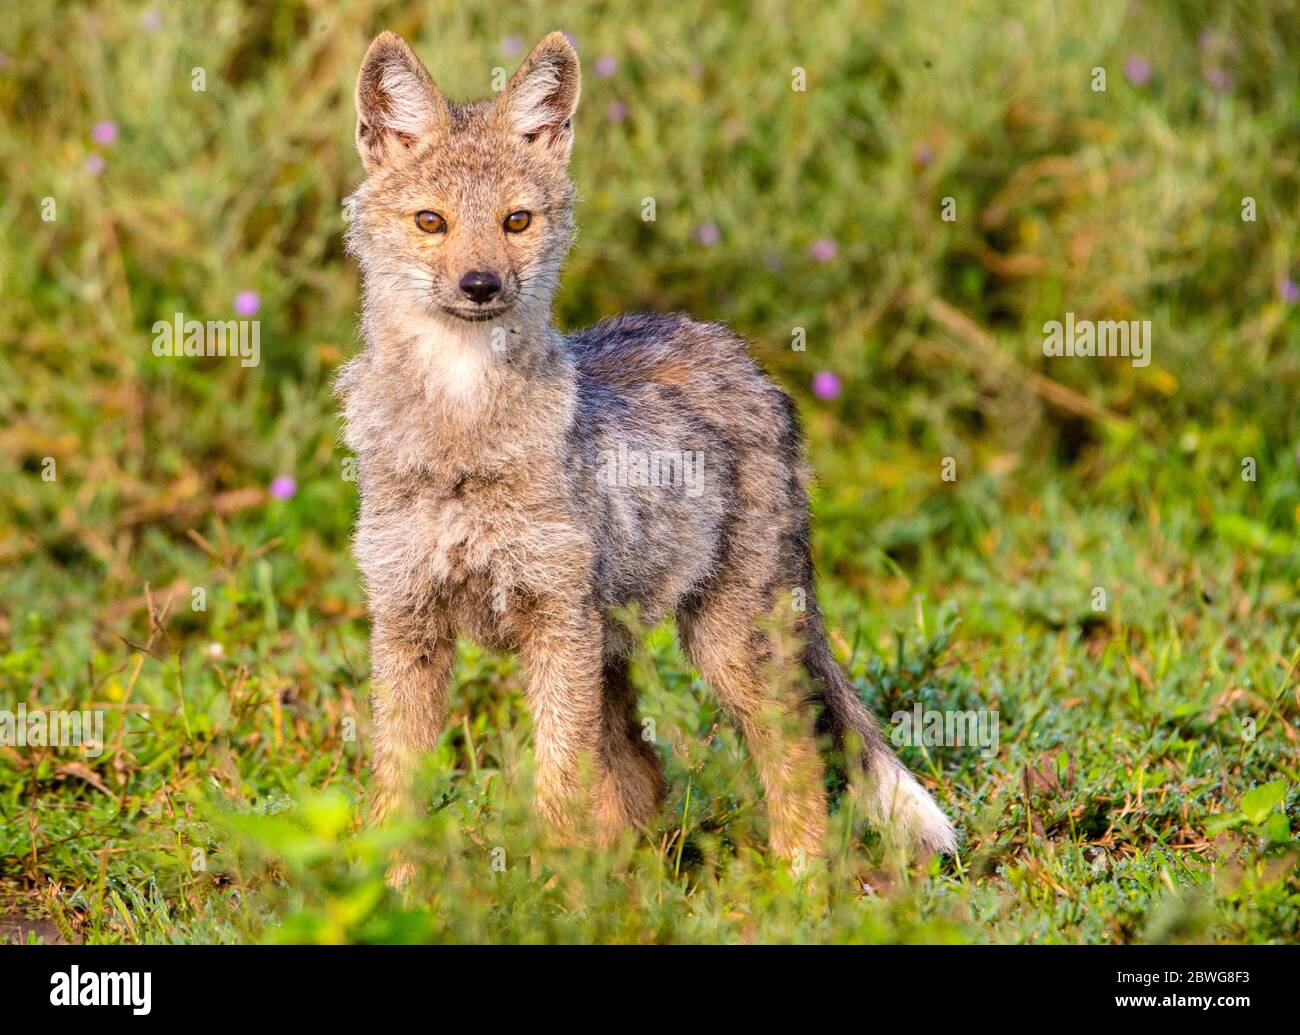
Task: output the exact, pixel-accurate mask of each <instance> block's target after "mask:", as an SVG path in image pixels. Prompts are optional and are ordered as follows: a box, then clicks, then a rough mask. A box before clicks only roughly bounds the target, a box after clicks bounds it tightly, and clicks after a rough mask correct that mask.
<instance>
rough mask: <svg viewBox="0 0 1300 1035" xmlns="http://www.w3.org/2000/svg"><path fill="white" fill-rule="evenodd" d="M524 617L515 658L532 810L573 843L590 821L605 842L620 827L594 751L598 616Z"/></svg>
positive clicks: (565, 611)
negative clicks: (521, 674)
mask: <svg viewBox="0 0 1300 1035" xmlns="http://www.w3.org/2000/svg"><path fill="white" fill-rule="evenodd" d="M531 618H532V621H531V623H530V627H529V628H528V629H527V631H526V633H525V635H524V636H523V637H522V642H521V644H520V652H519V653H520V659H521V660H522V662H523V664H524V669H525V672H526V674H527V679H528V687H527V697H528V705H529V708H530V710H531V711H532V714H533V731H534V739H535V747H534V750H535V754H536V758H537V807H538V810H539V811H540V812H541V814H542V816H543V817H544V818H545V819H546V820H547V821H548V822H549V823H551V824H552V825H553V826H554V827H555V828H556V829H557V830H558V832H559V833H560V835H561V836H562V837H565V838H580V837H581V836H582V834H583V833H585V832H586V831H585V827H586V826H587V820H588V819H589V818H590V819H594V821H595V828H596V829H595V833H596V835H597V838H598V839H599V840H602V841H604V840H608V839H609V838H610V837H612V836H613V834H614V832H615V831H616V830H617V829H618V828H619V827H620V826H621V825H622V822H623V820H622V817H621V815H620V811H621V810H620V809H619V807H618V796H617V794H615V793H613V788H612V786H611V784H610V780H609V776H608V774H607V773H606V772H604V771H603V770H604V766H603V765H602V762H601V758H600V751H599V746H600V737H601V718H602V717H601V673H602V660H603V634H602V629H601V624H600V619H599V616H598V615H597V613H596V611H595V608H594V607H592V606H590V604H589V603H587V602H582V603H577V604H573V605H567V606H566V605H563V604H557V605H555V606H554V607H553V608H550V609H547V608H539V609H538V611H536V612H534V614H533V615H532V616H531ZM584 777H589V778H590V782H588V780H587V779H584ZM593 798H594V801H593V800H592V799H593Z"/></svg>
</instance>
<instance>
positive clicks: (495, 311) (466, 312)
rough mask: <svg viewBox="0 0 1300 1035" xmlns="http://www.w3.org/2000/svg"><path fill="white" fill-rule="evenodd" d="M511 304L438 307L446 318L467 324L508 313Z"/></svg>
mask: <svg viewBox="0 0 1300 1035" xmlns="http://www.w3.org/2000/svg"><path fill="white" fill-rule="evenodd" d="M512 305H513V303H509V304H507V305H490V306H483V305H476V306H456V305H439V306H438V308H439V309H441V310H442V311H443V312H444V313H446V314H447V315H448V316H454V317H456V318H457V319H458V320H465V321H468V322H469V323H482V322H483V321H484V320H492V319H495V318H496V317H498V316H503V315H504V314H506V313H508V312H509V311H510V309H511V306H512Z"/></svg>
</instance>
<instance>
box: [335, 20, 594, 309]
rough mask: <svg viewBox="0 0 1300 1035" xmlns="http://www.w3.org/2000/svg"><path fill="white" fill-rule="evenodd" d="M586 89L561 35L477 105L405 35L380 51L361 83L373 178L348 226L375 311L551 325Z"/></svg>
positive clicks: (364, 151) (371, 54) (360, 110)
mask: <svg viewBox="0 0 1300 1035" xmlns="http://www.w3.org/2000/svg"><path fill="white" fill-rule="evenodd" d="M578 87H579V73H578V56H577V54H575V53H574V50H573V47H572V46H571V45H570V44H569V41H568V40H567V39H565V37H564V35H563V34H562V33H558V32H555V33H552V34H551V35H549V36H547V37H546V38H545V39H543V40H542V41H541V42H540V43H539V44H538V45H537V46H536V47H535V48H534V49H533V52H532V53H531V54H529V55H528V57H527V59H526V60H525V61H524V63H523V65H521V66H520V68H519V71H517V72H516V73H515V75H514V78H512V79H511V80H510V82H509V83H508V84H507V85H506V87H505V89H504V90H503V91H502V92H501V93H500V94H499V95H498V97H497V98H496V99H495V100H488V101H476V102H472V103H469V104H453V103H451V102H449V101H448V100H447V99H446V98H445V97H444V96H443V95H442V93H441V92H440V91H439V90H438V87H437V86H436V85H434V82H433V79H432V78H431V77H430V76H429V73H428V72H427V71H426V70H425V68H424V65H422V64H421V63H420V60H419V58H417V57H416V56H415V54H414V53H413V52H412V51H411V48H410V47H409V46H407V45H406V43H405V41H403V40H402V38H401V37H399V36H396V35H394V34H393V33H391V32H386V33H383V34H382V35H381V36H379V37H378V38H377V39H376V40H375V41H374V42H373V43H372V44H371V45H370V49H369V50H368V51H367V52H366V56H365V60H364V61H363V62H362V65H361V75H360V76H359V78H358V80H357V150H358V151H360V153H361V162H362V164H363V165H364V166H365V169H366V173H367V178H366V181H365V182H364V183H363V184H362V185H361V186H360V187H359V188H358V189H357V191H356V192H355V193H354V194H353V195H352V197H351V198H350V199H349V216H350V221H351V222H350V226H349V228H348V246H349V249H350V250H351V251H352V253H353V254H354V255H355V256H356V257H357V259H358V261H359V262H360V263H361V267H362V271H363V273H364V275H365V279H366V294H367V304H368V305H370V306H377V307H380V308H381V309H383V310H386V311H388V312H389V313H391V314H392V315H394V316H401V315H402V314H403V313H404V312H408V313H411V314H416V313H419V314H423V315H425V316H432V317H438V318H439V319H441V320H446V321H449V322H451V323H453V324H455V323H457V322H458V321H467V322H471V323H473V322H480V321H490V320H494V319H497V318H502V319H509V320H510V321H516V322H517V321H521V320H529V319H530V318H538V319H546V318H548V317H549V314H550V304H551V298H552V296H553V295H554V293H555V289H556V286H557V284H558V281H559V268H560V263H561V262H562V261H563V259H564V256H565V254H566V253H567V252H568V250H569V246H570V244H571V243H572V240H573V184H572V183H571V182H570V180H569V176H568V171H567V166H568V162H569V154H570V151H571V150H572V147H573V123H572V119H573V113H574V110H575V109H576V108H577V106H578Z"/></svg>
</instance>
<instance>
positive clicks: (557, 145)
mask: <svg viewBox="0 0 1300 1035" xmlns="http://www.w3.org/2000/svg"><path fill="white" fill-rule="evenodd" d="M580 87H581V73H580V72H579V69H578V54H577V52H576V51H575V50H574V49H573V44H571V43H570V42H569V41H568V39H567V38H566V37H565V35H564V33H562V32H553V33H551V34H550V35H549V36H547V37H546V38H545V39H543V40H542V41H541V42H540V43H539V44H537V46H535V47H534V48H533V52H532V53H531V54H529V55H528V57H527V58H525V59H524V63H523V64H522V65H520V66H519V71H518V72H516V73H515V74H514V77H513V78H512V79H511V80H510V82H509V83H507V84H506V88H505V91H504V92H503V93H502V95H501V99H500V100H499V101H498V102H497V104H498V105H499V106H500V108H501V111H502V113H503V114H504V115H505V117H506V119H508V120H509V124H510V128H511V129H512V130H514V132H516V133H518V134H519V135H520V136H521V137H523V138H524V139H525V140H527V141H529V142H530V143H535V144H537V145H538V146H539V147H543V148H545V149H546V151H547V153H549V154H551V155H553V156H555V157H556V158H558V159H559V160H560V161H562V162H567V161H568V160H569V154H570V152H572V150H573V113H574V112H575V111H577V110H578V92H579V90H580Z"/></svg>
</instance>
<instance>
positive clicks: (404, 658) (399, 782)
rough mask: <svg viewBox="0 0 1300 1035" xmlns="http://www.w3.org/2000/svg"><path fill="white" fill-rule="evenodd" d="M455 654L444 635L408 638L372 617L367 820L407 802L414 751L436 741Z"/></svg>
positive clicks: (443, 719) (418, 753)
mask: <svg viewBox="0 0 1300 1035" xmlns="http://www.w3.org/2000/svg"><path fill="white" fill-rule="evenodd" d="M454 656H455V646H454V644H453V642H452V640H451V639H450V638H449V637H435V638H429V639H421V638H418V637H416V638H412V637H410V636H406V635H403V634H401V633H399V632H397V631H395V630H393V629H392V628H391V627H389V626H388V625H386V624H384V623H382V622H378V623H376V625H375V628H374V631H373V633H372V635H371V645H370V659H371V669H372V672H373V678H372V682H373V684H374V697H373V701H374V705H373V708H374V723H375V726H374V751H373V753H372V758H371V768H372V769H373V770H374V774H375V782H376V784H377V785H378V786H377V788H376V792H375V797H374V800H373V803H372V808H371V821H372V822H375V823H378V822H382V821H383V819H384V818H385V817H386V816H387V815H389V813H390V812H392V811H394V810H395V809H406V808H409V807H410V806H411V804H412V802H411V791H412V788H411V781H412V779H413V777H414V775H415V769H416V766H417V765H418V764H419V760H420V757H421V756H422V755H423V754H425V753H427V752H429V751H432V750H433V749H434V748H435V747H436V746H437V743H438V737H439V736H440V735H441V733H442V727H443V725H444V724H445V723H446V721H447V681H448V677H449V675H450V673H451V664H452V660H453V659H454Z"/></svg>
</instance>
